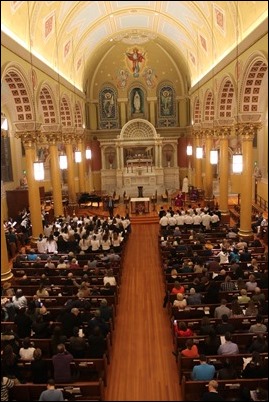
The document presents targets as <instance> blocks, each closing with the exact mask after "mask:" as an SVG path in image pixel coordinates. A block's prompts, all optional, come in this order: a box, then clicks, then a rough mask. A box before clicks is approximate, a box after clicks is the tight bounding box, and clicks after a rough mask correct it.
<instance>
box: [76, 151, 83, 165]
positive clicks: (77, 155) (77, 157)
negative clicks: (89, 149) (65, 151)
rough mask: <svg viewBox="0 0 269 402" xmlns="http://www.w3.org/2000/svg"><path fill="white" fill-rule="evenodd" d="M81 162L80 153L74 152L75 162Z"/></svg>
mask: <svg viewBox="0 0 269 402" xmlns="http://www.w3.org/2000/svg"><path fill="white" fill-rule="evenodd" d="M81 161H82V157H81V151H75V162H76V163H80V162H81Z"/></svg>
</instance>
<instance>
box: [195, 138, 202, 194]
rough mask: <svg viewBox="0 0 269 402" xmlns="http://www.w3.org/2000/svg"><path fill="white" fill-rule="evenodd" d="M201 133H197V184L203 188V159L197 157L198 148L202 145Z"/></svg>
mask: <svg viewBox="0 0 269 402" xmlns="http://www.w3.org/2000/svg"><path fill="white" fill-rule="evenodd" d="M200 135H201V134H200V133H199V134H198V133H197V134H196V133H195V141H194V143H195V149H194V153H195V186H196V187H197V188H202V159H197V158H196V148H197V147H200Z"/></svg>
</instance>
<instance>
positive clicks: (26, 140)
mask: <svg viewBox="0 0 269 402" xmlns="http://www.w3.org/2000/svg"><path fill="white" fill-rule="evenodd" d="M14 126H15V137H16V138H20V139H21V140H22V143H23V146H24V147H25V148H33V147H34V145H35V144H36V142H38V141H39V140H40V135H41V131H40V127H41V123H38V122H36V121H29V122H15V123H14Z"/></svg>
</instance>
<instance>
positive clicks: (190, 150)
mask: <svg viewBox="0 0 269 402" xmlns="http://www.w3.org/2000/svg"><path fill="white" fill-rule="evenodd" d="M187 155H188V156H191V155H192V145H187Z"/></svg>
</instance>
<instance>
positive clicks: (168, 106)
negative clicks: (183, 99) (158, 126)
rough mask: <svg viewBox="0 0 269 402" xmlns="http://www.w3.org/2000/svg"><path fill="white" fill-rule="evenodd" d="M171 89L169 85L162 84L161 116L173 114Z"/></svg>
mask: <svg viewBox="0 0 269 402" xmlns="http://www.w3.org/2000/svg"><path fill="white" fill-rule="evenodd" d="M173 103H174V99H173V90H172V88H171V87H169V86H164V87H162V89H161V90H160V114H161V116H172V115H173V112H174V110H173Z"/></svg>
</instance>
